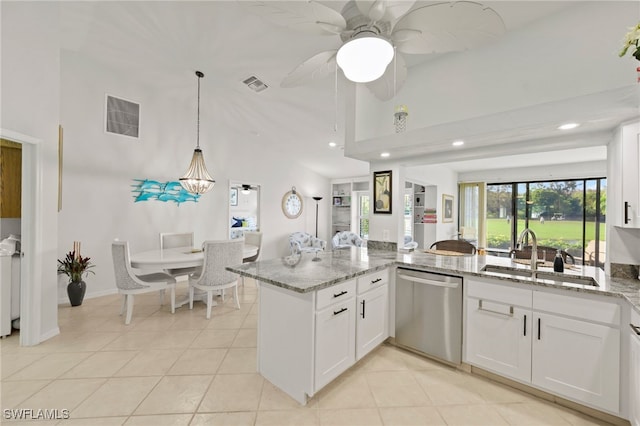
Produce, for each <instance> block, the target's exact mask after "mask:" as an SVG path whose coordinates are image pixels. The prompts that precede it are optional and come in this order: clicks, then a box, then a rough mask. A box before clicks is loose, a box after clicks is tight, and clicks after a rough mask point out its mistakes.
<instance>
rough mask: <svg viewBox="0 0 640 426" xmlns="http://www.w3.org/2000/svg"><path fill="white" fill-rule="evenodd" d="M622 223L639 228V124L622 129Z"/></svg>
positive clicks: (624, 225)
mask: <svg viewBox="0 0 640 426" xmlns="http://www.w3.org/2000/svg"><path fill="white" fill-rule="evenodd" d="M621 137H622V141H621V153H622V164H621V166H622V167H621V170H620V177H621V182H620V183H621V185H622V203H623V205H622V206H621V207H622V218H621V220H622V222H621V225H622V226H623V227H627V228H640V170H639V167H638V164H640V123H634V124H630V125H627V126H624V127H623V128H622V132H621Z"/></svg>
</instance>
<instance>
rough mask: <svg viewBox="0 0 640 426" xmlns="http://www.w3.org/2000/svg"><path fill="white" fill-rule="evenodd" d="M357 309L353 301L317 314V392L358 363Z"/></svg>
mask: <svg viewBox="0 0 640 426" xmlns="http://www.w3.org/2000/svg"><path fill="white" fill-rule="evenodd" d="M355 308H356V302H355V299H354V298H353V297H351V298H349V299H347V300H345V301H343V302H339V303H335V304H333V305H331V306H329V307H327V308H325V309H323V310H321V311H318V312H317V313H316V341H315V348H316V350H315V356H316V362H315V380H316V382H315V389H316V390H319V389H321V388H322V387H324V386H325V385H326V384H327V383H329V382H330V381H331V380H333V379H335V378H336V377H338V376H339V375H340V374H341V373H342V372H344V371H345V370H346V369H347V368H349V367H351V366H352V365H353V363H354V362H355V334H356V333H355V324H356V309H355Z"/></svg>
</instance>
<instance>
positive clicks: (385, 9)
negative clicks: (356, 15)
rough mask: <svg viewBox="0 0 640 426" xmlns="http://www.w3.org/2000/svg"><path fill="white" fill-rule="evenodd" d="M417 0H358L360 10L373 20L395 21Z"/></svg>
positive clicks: (357, 4)
mask: <svg viewBox="0 0 640 426" xmlns="http://www.w3.org/2000/svg"><path fill="white" fill-rule="evenodd" d="M414 3H415V0H412V1H404V0H387V1H384V0H356V6H358V10H359V11H360V13H362V14H363V15H364V16H368V17H369V19H371V20H373V21H380V20H383V21H390V22H393V21H395V20H396V19H398V18H399V17H401V16H402V15H404V14H405V13H407V12H408V11H409V9H411V7H412V6H413V4H414Z"/></svg>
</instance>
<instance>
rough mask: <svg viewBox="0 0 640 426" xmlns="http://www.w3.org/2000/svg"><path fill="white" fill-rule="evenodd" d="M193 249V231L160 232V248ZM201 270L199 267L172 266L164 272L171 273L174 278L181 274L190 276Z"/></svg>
mask: <svg viewBox="0 0 640 426" xmlns="http://www.w3.org/2000/svg"><path fill="white" fill-rule="evenodd" d="M180 247H184V248H185V249H189V250H192V249H193V232H181V233H180V232H161V233H160V250H164V249H170V248H180ZM198 270H199V268H198V267H195V266H194V267H188V268H172V269H164V272H166V273H167V274H169V275H171V276H172V277H174V278H177V277H181V276H188V275H189V274H193V273H195V272H197V271H198Z"/></svg>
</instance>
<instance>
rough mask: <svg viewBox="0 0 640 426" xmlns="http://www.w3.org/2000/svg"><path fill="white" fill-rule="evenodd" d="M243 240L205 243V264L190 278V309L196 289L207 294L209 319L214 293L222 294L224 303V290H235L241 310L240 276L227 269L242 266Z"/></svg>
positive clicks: (237, 305)
mask: <svg viewBox="0 0 640 426" xmlns="http://www.w3.org/2000/svg"><path fill="white" fill-rule="evenodd" d="M243 245H244V241H243V240H242V239H235V240H224V241H205V242H204V244H203V246H204V264H203V266H202V270H201V271H200V272H199V273H195V274H192V275H190V276H189V309H193V295H194V291H195V289H198V290H202V291H205V292H206V293H207V319H210V318H211V306H212V305H213V292H214V291H219V290H220V291H221V292H222V303H224V290H225V289H227V288H233V289H234V297H235V300H236V307H237V308H238V309H240V301H239V299H238V274H234V273H232V272H229V271H227V270H226V269H225V267H227V266H232V265H240V264H241V263H242V246H243Z"/></svg>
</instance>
